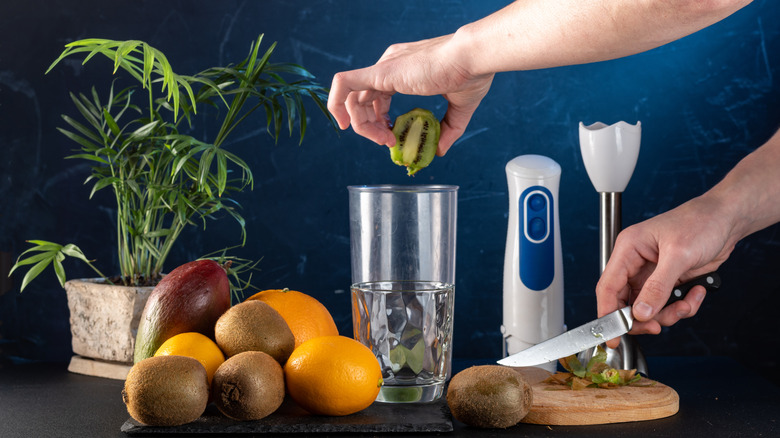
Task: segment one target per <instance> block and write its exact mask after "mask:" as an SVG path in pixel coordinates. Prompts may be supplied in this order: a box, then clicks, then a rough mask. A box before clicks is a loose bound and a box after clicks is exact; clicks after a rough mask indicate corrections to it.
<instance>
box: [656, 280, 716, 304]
mask: <svg viewBox="0 0 780 438" xmlns="http://www.w3.org/2000/svg"><path fill="white" fill-rule="evenodd" d="M694 286H704V288H705V289H707V292H711V291H714V290H717V289H718V288H719V287H720V276H719V275H718V273H717V272H710V273H709V274H704V275H700V276H698V277H696V278H692V279H690V280H688V281H686V282H685V283H683V284H680V285H678V286H675V287H674V289H672V294H671V295H670V296H669V301H667V302H666V305H667V306H668V305H669V304H672V303H674V302H676V301H680V300H681V299H683V298H685V296H686V295H687V294H688V292H689V291H690V290H691V289H693V287H694Z"/></svg>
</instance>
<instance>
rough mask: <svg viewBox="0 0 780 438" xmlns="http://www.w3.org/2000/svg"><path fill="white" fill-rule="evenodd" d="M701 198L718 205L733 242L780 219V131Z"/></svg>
mask: <svg viewBox="0 0 780 438" xmlns="http://www.w3.org/2000/svg"><path fill="white" fill-rule="evenodd" d="M701 197H702V198H707V199H709V200H711V201H713V202H716V203H717V204H718V205H720V206H721V210H722V211H723V214H725V216H726V217H727V218H728V219H729V221H730V225H731V233H730V234H731V236H732V238H733V239H734V240H735V241H738V240H740V239H742V238H744V237H745V236H748V235H750V234H752V233H754V232H756V231H759V230H761V229H764V228H766V227H768V226H770V225H773V224H775V223H777V222H780V131H778V132H777V133H775V135H774V136H773V137H772V138H771V139H769V141H767V142H766V143H765V144H764V145H763V146H761V147H760V148H758V149H756V150H755V151H753V152H752V153H751V154H749V155H748V156H746V157H745V158H743V159H742V160H741V161H740V162H739V163H738V164H737V165H736V166H735V167H734V168H733V169H732V170H731V171H730V172H729V173H728V174H727V175H726V177H725V178H724V179H723V180H722V181H721V182H720V183H718V184H717V185H715V187H713V188H712V189H711V190H709V191H708V192H707V193H705V194H704V195H702V196H701Z"/></svg>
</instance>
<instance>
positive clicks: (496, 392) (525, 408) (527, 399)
mask: <svg viewBox="0 0 780 438" xmlns="http://www.w3.org/2000/svg"><path fill="white" fill-rule="evenodd" d="M532 403H533V390H532V389H531V385H530V384H528V382H527V381H526V380H525V379H524V378H523V376H522V375H521V374H520V373H518V372H517V371H515V370H513V369H512V368H509V367H503V366H500V365H480V366H473V367H471V368H467V369H465V370H463V371H461V372H459V373H458V374H456V375H455V376H453V377H452V379H450V384H449V387H448V388H447V405H448V406H449V408H450V411H451V412H452V416H453V417H455V419H456V420H458V421H460V422H462V423H465V424H467V425H469V426H475V427H481V428H501V429H504V428H507V427H510V426H514V425H515V424H517V423H519V422H520V420H522V419H523V418H524V417H525V416H526V415H528V412H529V411H530V410H531V404H532Z"/></svg>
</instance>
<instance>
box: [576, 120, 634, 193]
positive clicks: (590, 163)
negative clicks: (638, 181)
mask: <svg viewBox="0 0 780 438" xmlns="http://www.w3.org/2000/svg"><path fill="white" fill-rule="evenodd" d="M579 133H580V152H581V153H582V161H583V162H584V163H585V170H587V171H588V177H590V181H591V182H592V183H593V187H595V188H596V191H597V192H599V193H610V192H612V193H622V192H624V191H625V190H626V186H627V185H628V181H629V180H630V179H631V175H632V174H633V173H634V167H636V161H637V158H638V157H639V143H640V140H641V137H642V124H641V123H640V122H636V125H630V124H628V123H626V122H622V121H621V122H617V123H615V124H613V125H606V124H604V123H601V122H596V123H594V124H592V125H589V126H585V125H584V124H583V123H582V122H580V129H579Z"/></svg>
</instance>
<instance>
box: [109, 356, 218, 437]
mask: <svg viewBox="0 0 780 438" xmlns="http://www.w3.org/2000/svg"><path fill="white" fill-rule="evenodd" d="M122 400H123V401H124V402H125V405H126V406H127V412H128V413H129V414H130V416H131V417H133V419H135V420H136V421H138V422H139V423H141V424H145V425H147V426H179V425H182V424H186V423H189V422H192V421H195V420H197V419H198V417H200V416H201V415H202V414H203V412H204V411H205V410H206V405H207V404H208V401H209V384H208V376H207V375H206V369H205V368H204V367H203V365H201V364H200V362H198V361H197V360H196V359H193V358H191V357H185V356H157V357H150V358H147V359H144V360H142V361H140V362H138V363H136V364H135V365H133V367H132V368H131V369H130V372H129V373H128V374H127V378H126V379H125V387H124V390H123V391H122Z"/></svg>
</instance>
